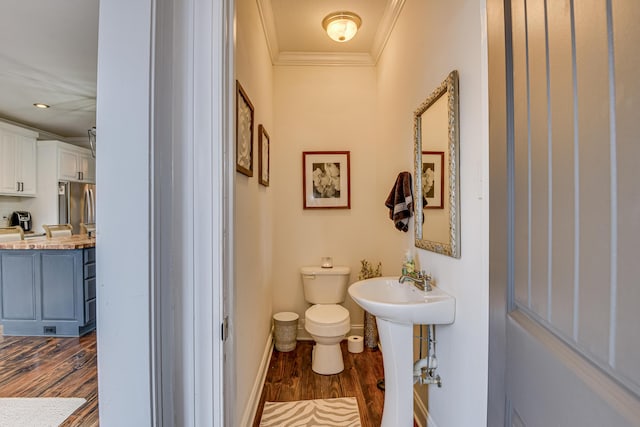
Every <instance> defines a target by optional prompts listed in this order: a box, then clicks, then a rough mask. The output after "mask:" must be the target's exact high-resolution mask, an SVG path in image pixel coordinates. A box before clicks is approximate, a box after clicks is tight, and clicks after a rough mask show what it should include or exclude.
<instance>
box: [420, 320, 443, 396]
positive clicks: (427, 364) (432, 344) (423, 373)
mask: <svg viewBox="0 0 640 427" xmlns="http://www.w3.org/2000/svg"><path fill="white" fill-rule="evenodd" d="M435 337H436V327H435V325H427V357H424V358H423V357H422V341H424V337H423V335H422V325H420V359H418V360H417V361H416V362H415V363H414V364H413V383H414V384H415V383H418V382H419V383H420V384H435V385H437V386H438V387H442V380H441V379H440V375H438V374H436V373H435V371H436V368H437V367H438V358H437V357H436V338H435Z"/></svg>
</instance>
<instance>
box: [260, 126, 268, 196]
mask: <svg viewBox="0 0 640 427" xmlns="http://www.w3.org/2000/svg"><path fill="white" fill-rule="evenodd" d="M270 144H271V140H270V139H269V134H268V133H267V131H266V130H265V129H264V126H262V125H258V149H259V150H260V155H259V157H258V181H259V182H260V184H262V185H264V186H265V187H268V186H269V148H270V147H269V146H270Z"/></svg>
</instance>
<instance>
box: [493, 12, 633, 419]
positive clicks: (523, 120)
mask: <svg viewBox="0 0 640 427" xmlns="http://www.w3.org/2000/svg"><path fill="white" fill-rule="evenodd" d="M487 5H488V10H489V11H490V12H491V11H492V10H499V11H500V12H503V13H504V15H503V16H504V21H503V22H504V25H505V34H506V38H505V39H504V45H503V46H500V45H499V44H500V41H496V40H498V39H497V38H496V37H495V36H492V31H493V30H492V29H489V35H490V40H492V42H490V44H489V49H490V70H495V69H497V67H495V66H492V65H491V61H495V59H492V55H491V50H492V43H493V45H494V46H495V45H498V48H502V49H503V51H504V53H505V54H504V57H505V63H506V67H504V69H506V70H507V71H506V75H503V76H501V75H496V76H494V75H491V77H490V87H491V86H492V85H497V84H498V82H499V81H500V80H503V81H506V82H507V85H506V87H505V88H504V92H506V96H504V97H503V98H502V99H505V98H506V99H507V103H506V111H502V110H501V109H500V108H497V107H494V106H493V105H492V106H491V107H490V108H491V111H490V128H491V135H492V138H491V145H492V147H491V163H492V165H491V169H492V170H496V171H500V173H501V175H496V174H492V175H491V197H490V199H491V217H492V219H491V226H492V231H491V260H490V264H491V265H490V276H491V279H490V282H491V294H492V297H491V307H490V309H491V313H492V316H491V319H490V321H491V325H490V341H491V346H490V348H491V349H490V357H489V359H490V367H489V369H490V375H491V377H492V378H491V379H490V381H489V384H490V390H489V415H488V425H492V426H493V425H508V426H563V427H565V426H568V427H572V426H576V427H577V426H580V427H583V426H603V425H607V426H608V425H611V426H640V364H639V363H638V360H640V328H638V325H640V310H638V309H637V307H638V303H640V286H638V277H640V262H638V257H637V254H638V253H640V188H639V187H640V186H639V185H638V184H637V183H638V182H639V181H638V171H640V144H638V142H637V139H638V135H639V134H640V84H639V83H638V79H637V70H638V68H639V65H640V59H639V57H638V55H637V41H638V40H640V27H639V26H638V25H637V22H638V20H640V2H630V1H622V0H585V1H582V0H581V1H579V2H578V1H575V0H574V1H572V0H558V1H553V2H552V1H548V0H547V1H544V0H511V1H508V2H505V3H501V2H497V1H495V2H494V1H489V2H488V3H487ZM489 17H490V19H491V13H489ZM498 93H499V92H498ZM490 97H492V102H490V104H493V103H495V102H496V100H498V97H494V96H493V95H490ZM498 102H500V101H498ZM494 113H497V114H502V116H501V117H502V118H504V119H505V121H506V129H503V132H502V136H501V137H500V133H499V132H497V131H496V130H495V127H496V126H503V127H504V124H503V122H502V121H501V118H495V116H494ZM494 134H495V135H498V137H497V138H494ZM505 154H506V155H505ZM494 200H496V201H497V203H495V202H494ZM504 224H506V227H505V226H504ZM496 227H499V228H502V230H500V231H494V230H495V229H496ZM496 292H498V293H500V295H501V296H502V297H503V299H502V300H500V298H499V297H498V294H497V293H496ZM505 292H506V294H507V295H506V298H504V297H505ZM499 313H501V314H502V316H501V320H499V319H500V316H499ZM496 358H497V360H501V361H502V360H503V361H504V371H501V369H500V367H499V366H497V364H496V363H492V362H491V361H492V360H496ZM501 381H502V382H501ZM500 397H503V398H504V399H503V400H502V401H501V400H500ZM500 404H502V408H500ZM498 411H502V414H498ZM496 421H497V422H496Z"/></svg>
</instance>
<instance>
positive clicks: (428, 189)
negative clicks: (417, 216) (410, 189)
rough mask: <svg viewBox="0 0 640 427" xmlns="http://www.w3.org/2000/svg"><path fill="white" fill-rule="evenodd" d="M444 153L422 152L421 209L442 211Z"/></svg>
mask: <svg viewBox="0 0 640 427" xmlns="http://www.w3.org/2000/svg"><path fill="white" fill-rule="evenodd" d="M443 194H444V151H423V152H422V204H423V206H422V208H423V209H443V208H444V200H443V197H442V195H443Z"/></svg>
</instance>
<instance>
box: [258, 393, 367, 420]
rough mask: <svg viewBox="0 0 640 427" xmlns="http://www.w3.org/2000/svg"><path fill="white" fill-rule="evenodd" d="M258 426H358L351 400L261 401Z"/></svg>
mask: <svg viewBox="0 0 640 427" xmlns="http://www.w3.org/2000/svg"><path fill="white" fill-rule="evenodd" d="M260 426H261V427H269V426H274V427H276V426H277V427H294V426H295V427H329V426H336V427H361V424H360V412H358V402H357V401H356V398H355V397H340V398H337V399H316V400H297V401H295V402H265V404H264V410H263V411H262V419H261V420H260Z"/></svg>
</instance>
